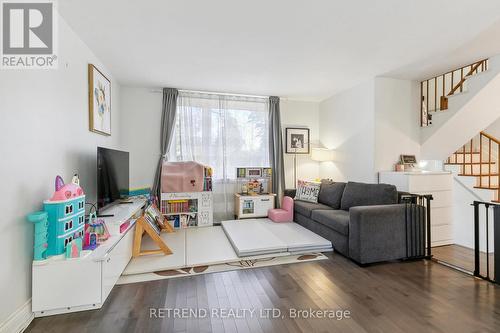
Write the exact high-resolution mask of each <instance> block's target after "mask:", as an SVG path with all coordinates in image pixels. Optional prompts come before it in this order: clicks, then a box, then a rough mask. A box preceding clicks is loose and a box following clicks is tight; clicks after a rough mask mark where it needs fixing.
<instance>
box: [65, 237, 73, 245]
mask: <svg viewBox="0 0 500 333" xmlns="http://www.w3.org/2000/svg"><path fill="white" fill-rule="evenodd" d="M72 240H73V236H69V237H68V238H66V239H65V240H64V247H66V245H68V244H69V243H71V241H72Z"/></svg>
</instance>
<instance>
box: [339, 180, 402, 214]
mask: <svg viewBox="0 0 500 333" xmlns="http://www.w3.org/2000/svg"><path fill="white" fill-rule="evenodd" d="M397 202H398V191H397V190H396V186H394V185H389V184H365V183H356V182H348V183H347V185H346V186H345V189H344V194H343V195H342V201H341V204H340V209H343V210H349V208H351V207H356V206H373V205H392V204H396V203H397Z"/></svg>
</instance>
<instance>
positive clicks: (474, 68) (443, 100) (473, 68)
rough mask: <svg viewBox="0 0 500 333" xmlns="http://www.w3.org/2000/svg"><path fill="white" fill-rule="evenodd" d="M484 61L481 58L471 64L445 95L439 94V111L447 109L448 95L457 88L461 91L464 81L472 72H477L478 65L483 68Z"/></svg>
mask: <svg viewBox="0 0 500 333" xmlns="http://www.w3.org/2000/svg"><path fill="white" fill-rule="evenodd" d="M485 63H486V60H481V61H479V62H476V63H475V64H474V65H472V66H471V68H470V70H469V71H468V72H467V74H465V76H462V77H461V78H460V81H459V82H458V83H457V84H456V85H455V86H454V87H453V88H452V89H451V90H450V92H449V93H448V94H447V95H446V96H441V100H440V107H439V109H440V110H441V111H443V110H448V96H451V95H453V94H454V93H455V92H456V91H457V90H458V89H460V91H463V86H464V83H465V81H466V80H467V79H468V78H469V77H470V76H471V75H472V74H474V73H477V70H478V68H479V66H482V68H484V67H485ZM462 73H463V71H462Z"/></svg>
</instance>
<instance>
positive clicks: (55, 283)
mask: <svg viewBox="0 0 500 333" xmlns="http://www.w3.org/2000/svg"><path fill="white" fill-rule="evenodd" d="M145 204H146V200H145V199H133V200H132V203H130V204H122V205H116V206H114V207H112V208H110V209H109V210H106V214H113V215H114V216H113V217H109V218H104V220H105V221H106V225H107V226H108V229H109V232H110V235H111V237H110V238H109V239H108V240H107V241H106V242H104V243H102V244H101V245H99V247H97V248H96V249H95V250H93V251H83V252H82V255H81V256H80V258H75V259H65V258H64V255H59V256H53V257H50V258H48V259H46V260H38V261H33V264H32V272H33V281H32V289H33V290H32V311H33V312H34V314H35V317H43V316H50V315H55V314H61V313H70V312H77V311H83V310H94V309H99V308H101V307H102V305H103V304H104V302H105V301H106V299H107V298H108V296H109V294H110V292H111V290H112V289H113V287H114V285H115V283H116V282H117V281H118V278H119V277H120V275H121V274H122V272H123V270H124V269H125V267H126V266H127V264H128V263H129V261H130V259H131V258H132V245H133V240H134V229H135V219H134V218H135V217H137V215H139V214H140V213H142V209H143V208H144V206H145ZM127 220H130V225H129V227H128V229H127V230H125V231H124V232H123V233H120V231H119V230H120V225H121V224H122V223H124V222H126V221H127Z"/></svg>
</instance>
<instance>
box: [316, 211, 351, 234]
mask: <svg viewBox="0 0 500 333" xmlns="http://www.w3.org/2000/svg"><path fill="white" fill-rule="evenodd" d="M311 218H312V219H313V220H314V221H316V222H318V223H321V224H322V225H324V226H326V227H329V228H331V229H333V230H335V231H336V232H338V233H341V234H342V235H346V236H347V235H349V212H346V211H345V210H314V211H313V212H312V214H311Z"/></svg>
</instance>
